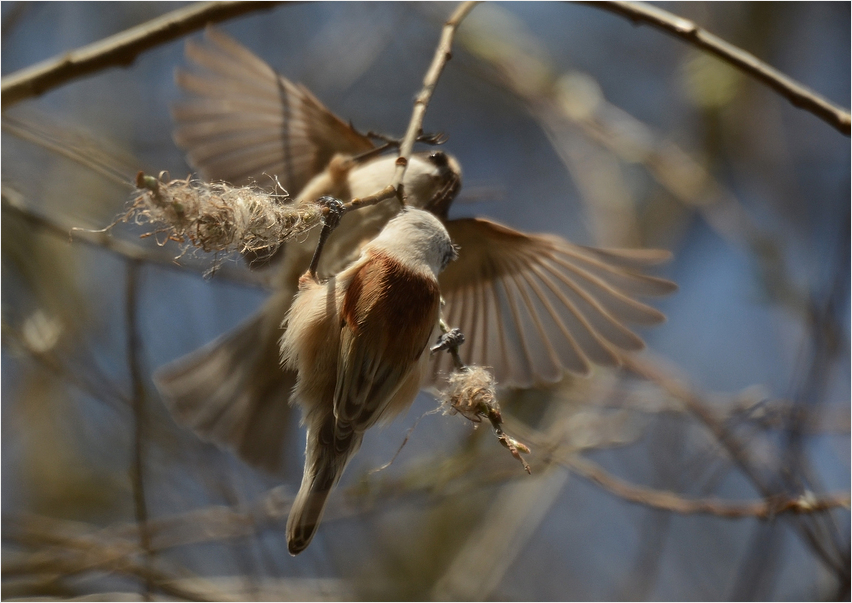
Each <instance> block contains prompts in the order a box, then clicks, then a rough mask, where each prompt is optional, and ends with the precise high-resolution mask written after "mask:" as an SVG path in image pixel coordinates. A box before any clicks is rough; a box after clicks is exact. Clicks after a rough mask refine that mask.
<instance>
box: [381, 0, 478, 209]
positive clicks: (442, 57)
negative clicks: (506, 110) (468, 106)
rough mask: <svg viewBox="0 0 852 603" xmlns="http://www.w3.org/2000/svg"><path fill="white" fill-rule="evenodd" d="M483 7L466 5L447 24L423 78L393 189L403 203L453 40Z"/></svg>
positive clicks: (398, 163)
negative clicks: (407, 176)
mask: <svg viewBox="0 0 852 603" xmlns="http://www.w3.org/2000/svg"><path fill="white" fill-rule="evenodd" d="M477 4H479V3H478V2H462V3H461V4H460V5H459V6H458V8H456V10H455V12H453V14H452V15H451V16H450V18H449V19H448V20H447V21H446V22H445V23H444V29H443V31H442V32H441V40H440V42H439V43H438V47H437V48H436V49H435V56H434V57H433V58H432V64H431V65H430V66H429V70H428V71H427V72H426V76H425V77H424V78H423V89H422V90H420V93H419V94H418V95H417V98H416V99H415V101H414V111H413V112H412V114H411V121H409V123H408V129H407V130H406V132H405V136H404V137H403V139H402V143H401V144H400V145H399V158H398V159H397V160H396V171H395V172H394V175H393V180H392V181H391V185H392V186H393V188H394V190H395V191H396V193H397V197H398V198H399V199H400V200H401V199H402V198H403V194H404V191H400V190H399V189H400V186H401V185H402V177H403V176H404V175H405V170H406V168H407V167H408V161H409V160H410V159H411V152H412V150H413V149H414V142H415V141H416V140H417V137H418V136H419V135H420V134H421V133H422V132H423V117H424V116H425V115H426V107H428V106H429V101H430V100H431V98H432V93H433V92H434V91H435V86H436V85H437V84H438V78H439V77H441V72H442V71H443V70H444V66H445V65H446V64H447V61H449V60H450V58H452V56H453V53H452V48H453V37H454V36H455V33H456V29H457V28H458V26H459V25H460V24H461V22H462V21H463V20H464V18H465V17H466V16H467V15H468V13H470V11H471V10H473V7H474V6H476V5H477Z"/></svg>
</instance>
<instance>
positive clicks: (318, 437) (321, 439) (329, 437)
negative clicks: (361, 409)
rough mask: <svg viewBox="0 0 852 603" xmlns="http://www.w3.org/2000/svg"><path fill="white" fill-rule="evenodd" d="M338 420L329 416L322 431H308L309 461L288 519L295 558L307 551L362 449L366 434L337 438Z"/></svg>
mask: <svg viewBox="0 0 852 603" xmlns="http://www.w3.org/2000/svg"><path fill="white" fill-rule="evenodd" d="M334 432H335V420H334V417H333V416H329V417H327V418H326V420H325V421H324V423H323V425H322V427H321V428H320V429H312V428H309V429H308V445H307V452H306V455H307V458H305V473H304V475H303V476H302V485H301V486H300V488H299V493H298V494H297V495H296V498H295V500H294V501H293V506H292V507H291V509H290V516H289V517H288V518H287V548H288V550H289V551H290V554H291V555H294V556H295V555H298V554H299V553H301V552H302V551H304V550H305V549H306V548H307V547H308V545H309V544H310V543H311V540H313V537H314V534H315V533H316V531H317V528H318V527H319V525H320V522H321V521H322V516H323V513H324V511H325V505H326V502H327V501H328V495H329V494H330V493H331V490H332V489H333V488H334V486H336V485H337V482H338V481H340V477H341V476H342V475H343V470H344V469H346V465H347V464H349V460H350V459H351V458H352V456H353V455H354V454H355V453H356V452H357V451H358V449H359V448H360V447H361V441H362V440H363V437H364V436H363V434H361V433H354V432H351V431H350V432H349V433H348V434H347V435H346V436H344V438H342V439H341V438H339V437H338V438H335V437H334Z"/></svg>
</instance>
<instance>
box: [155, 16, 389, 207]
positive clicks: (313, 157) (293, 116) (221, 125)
mask: <svg viewBox="0 0 852 603" xmlns="http://www.w3.org/2000/svg"><path fill="white" fill-rule="evenodd" d="M186 58H187V61H188V63H189V64H190V66H191V70H183V69H181V70H178V71H177V73H176V80H177V83H178V85H179V86H180V87H181V88H182V89H183V90H184V91H186V92H187V93H189V94H190V95H191V96H190V98H188V99H186V100H184V101H182V102H180V103H178V104H177V105H175V107H174V108H173V110H172V116H173V119H174V121H175V131H174V139H175V142H176V143H177V144H178V146H180V147H181V148H183V149H184V150H185V151H186V152H187V156H188V158H189V161H190V163H191V164H192V165H193V166H194V167H195V168H197V169H198V170H199V171H200V172H201V173H202V175H203V176H204V177H205V178H207V179H208V180H225V181H227V182H231V183H233V184H244V183H247V182H252V181H258V182H260V183H263V179H262V178H261V176H262V175H263V174H268V175H269V176H276V177H278V179H279V181H280V182H281V185H282V186H284V188H285V189H287V190H288V191H289V192H290V193H291V194H296V193H298V192H299V191H300V190H301V189H302V188H303V187H304V185H305V184H306V183H307V182H308V181H309V180H310V179H311V178H312V177H313V176H315V175H316V174H317V173H319V172H320V171H322V170H323V169H324V168H325V167H326V165H327V164H328V162H329V161H330V160H331V158H332V157H333V156H334V155H335V154H337V153H344V154H357V153H361V152H363V151H367V150H369V149H371V148H373V144H372V142H371V141H370V139H368V138H367V137H365V136H363V135H362V134H360V133H358V132H357V131H356V130H355V129H354V128H352V127H351V126H350V125H348V124H347V123H346V122H344V121H343V120H341V119H340V118H338V117H337V116H336V115H334V114H333V113H331V112H330V111H329V110H328V109H326V108H325V106H324V105H323V104H322V103H321V102H320V101H319V100H317V98H316V97H315V96H314V95H313V94H311V92H310V91H309V90H308V89H307V88H305V87H304V86H301V85H297V84H294V83H292V82H290V81H289V80H287V79H285V78H283V77H281V76H279V75H278V74H277V73H275V71H274V70H273V69H272V68H271V67H269V66H268V65H267V64H266V63H264V62H263V61H262V60H261V59H259V58H258V57H257V56H255V55H254V54H253V53H252V52H251V51H249V50H247V49H246V48H244V47H243V46H241V45H240V44H239V43H237V42H236V41H235V40H233V39H232V38H230V37H228V36H227V35H225V34H224V33H222V32H220V31H217V30H215V29H212V28H208V29H207V32H206V34H205V37H204V40H203V41H202V42H196V41H190V42H188V43H187V45H186Z"/></svg>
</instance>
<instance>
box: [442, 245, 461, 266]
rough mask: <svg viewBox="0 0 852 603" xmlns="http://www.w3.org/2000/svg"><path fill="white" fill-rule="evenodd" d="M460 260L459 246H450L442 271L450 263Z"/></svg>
mask: <svg viewBox="0 0 852 603" xmlns="http://www.w3.org/2000/svg"><path fill="white" fill-rule="evenodd" d="M457 259H459V246H458V245H455V244H450V246H449V247H448V248H447V251H446V252H445V253H444V261H443V262H441V270H443V269H444V268H446V267H447V265H448V264H449V263H450V262H453V261H455V260H457Z"/></svg>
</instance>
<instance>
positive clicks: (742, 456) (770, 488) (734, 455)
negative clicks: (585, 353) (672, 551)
mask: <svg viewBox="0 0 852 603" xmlns="http://www.w3.org/2000/svg"><path fill="white" fill-rule="evenodd" d="M623 360H624V366H625V368H627V369H629V370H631V371H633V372H634V373H636V374H637V375H640V376H641V377H643V378H644V379H646V380H648V381H651V382H654V383H657V384H658V385H659V386H660V387H662V388H663V389H664V390H665V391H667V392H668V393H669V394H670V395H672V396H675V397H677V398H679V399H680V400H681V401H682V402H683V403H684V405H685V406H686V408H687V409H688V410H689V411H690V412H691V413H692V414H693V415H694V416H695V417H696V418H697V419H698V420H699V421H701V422H702V423H703V424H704V425H705V427H707V429H708V430H709V431H710V432H711V433H712V434H713V437H714V438H715V439H716V440H717V441H718V442H719V444H720V445H721V446H723V447H724V448H725V449H726V450H727V452H728V454H730V456H731V459H732V460H733V462H734V463H735V464H736V465H737V467H739V469H740V471H742V472H743V474H744V475H745V476H746V477H748V478H749V480H751V482H752V484H753V485H754V487H755V488H756V489H757V490H758V492H760V494H761V495H762V496H763V497H764V498H766V499H772V498H775V497H777V496H778V495H779V486H775V485H773V484H772V483H771V479H767V478H766V477H765V476H763V475H762V474H761V473H760V472H759V471H758V470H757V468H756V465H755V463H753V461H752V458H751V455H750V454H749V453H748V449H747V446H746V444H745V442H743V441H742V440H741V439H740V438H737V437H736V436H735V435H734V434H733V433H731V431H730V429H728V427H727V426H726V424H725V422H724V421H722V420H720V419H719V417H717V416H716V415H715V414H714V412H713V411H712V410H711V409H710V407H709V405H708V404H706V403H705V402H704V401H703V400H702V399H701V397H700V396H699V395H698V394H696V393H695V392H694V391H693V390H692V389H691V388H690V387H689V386H688V385H687V384H686V383H684V382H683V381H681V380H680V379H678V378H677V377H675V376H674V375H673V374H671V373H670V372H669V371H667V370H665V369H664V368H663V367H662V366H661V365H660V363H652V362H650V361H648V360H646V359H643V358H640V357H636V356H628V357H625V358H624V359H623ZM793 526H794V527H795V529H796V531H797V532H798V533H799V535H800V536H801V537H802V538H803V539H804V540H805V541H806V542H807V543H809V544H810V545H811V548H812V549H813V551H814V552H815V553H816V555H817V557H819V559H820V560H822V561H823V563H825V565H826V566H827V567H829V568H831V570H832V571H833V572H835V573H837V574H838V575H846V574H847V573H848V566H847V565H845V564H844V562H843V561H838V560H837V559H834V558H833V557H832V556H831V554H830V553H829V552H828V551H826V550H825V549H824V548H823V547H822V546H821V544H820V541H819V539H818V538H817V537H816V536H815V535H814V533H813V531H812V530H811V528H810V526H808V525H806V524H804V523H802V522H793Z"/></svg>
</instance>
